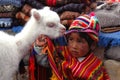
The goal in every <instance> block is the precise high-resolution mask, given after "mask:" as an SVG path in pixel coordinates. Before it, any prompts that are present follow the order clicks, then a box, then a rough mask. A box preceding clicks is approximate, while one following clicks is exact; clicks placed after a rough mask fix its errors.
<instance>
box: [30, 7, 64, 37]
mask: <svg viewBox="0 0 120 80" xmlns="http://www.w3.org/2000/svg"><path fill="white" fill-rule="evenodd" d="M31 15H32V16H33V18H34V20H35V21H36V26H37V27H40V28H38V29H37V30H39V32H40V33H41V34H44V35H47V36H49V37H50V38H57V37H59V36H62V35H63V34H64V32H65V30H66V29H65V27H64V26H63V25H62V24H61V23H60V18H59V15H58V14H57V13H56V12H54V11H52V10H50V9H49V7H45V8H43V9H40V10H37V9H32V10H31Z"/></svg>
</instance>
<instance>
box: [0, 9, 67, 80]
mask: <svg viewBox="0 0 120 80" xmlns="http://www.w3.org/2000/svg"><path fill="white" fill-rule="evenodd" d="M64 31H65V27H64V26H63V25H62V24H61V23H60V18H59V16H58V15H57V13H56V12H53V11H51V10H50V9H49V8H47V7H46V8H45V9H44V8H43V9H40V10H37V9H32V11H31V17H30V19H29V21H28V22H27V23H26V25H25V26H24V28H23V29H22V31H21V32H20V33H18V34H16V35H15V36H13V35H9V34H7V33H5V32H2V31H1V32H0V80H13V76H14V75H15V73H16V72H17V71H18V65H19V62H20V61H21V59H22V58H23V57H24V56H25V55H26V54H27V53H29V52H28V51H29V49H30V47H31V44H32V43H33V42H34V41H35V39H36V38H37V37H38V36H39V35H40V34H45V35H47V36H49V37H50V38H57V37H58V36H61V35H62V34H63V33H64Z"/></svg>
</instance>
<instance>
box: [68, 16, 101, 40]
mask: <svg viewBox="0 0 120 80" xmlns="http://www.w3.org/2000/svg"><path fill="white" fill-rule="evenodd" d="M99 29H100V26H99V23H98V19H97V18H96V16H94V15H82V16H79V17H77V18H76V19H75V20H74V21H73V22H72V24H71V25H70V27H69V29H68V31H66V34H69V33H71V32H86V33H88V35H89V36H90V37H91V38H92V39H93V40H94V41H96V42H98V33H99Z"/></svg>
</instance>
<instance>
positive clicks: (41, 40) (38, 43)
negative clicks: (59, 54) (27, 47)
mask: <svg viewBox="0 0 120 80" xmlns="http://www.w3.org/2000/svg"><path fill="white" fill-rule="evenodd" d="M35 44H36V46H38V47H45V46H46V45H47V39H46V36H45V35H43V34H41V35H40V36H39V37H38V38H37V39H36V41H35Z"/></svg>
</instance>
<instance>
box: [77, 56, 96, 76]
mask: <svg viewBox="0 0 120 80" xmlns="http://www.w3.org/2000/svg"><path fill="white" fill-rule="evenodd" d="M95 59H96V57H94V58H93V59H92V61H91V62H90V63H88V64H87V65H86V66H85V67H84V68H83V69H82V71H81V72H80V75H79V77H80V76H81V75H82V74H83V72H84V71H85V70H86V68H87V67H88V66H89V65H90V64H91V63H92V62H93V61H94V60H95Z"/></svg>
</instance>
